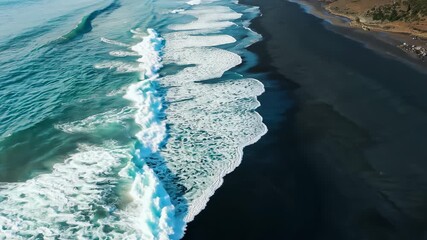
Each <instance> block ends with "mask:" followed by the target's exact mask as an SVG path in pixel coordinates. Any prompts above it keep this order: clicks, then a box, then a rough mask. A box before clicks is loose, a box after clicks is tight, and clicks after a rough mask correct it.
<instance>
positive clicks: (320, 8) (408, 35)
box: [290, 0, 427, 69]
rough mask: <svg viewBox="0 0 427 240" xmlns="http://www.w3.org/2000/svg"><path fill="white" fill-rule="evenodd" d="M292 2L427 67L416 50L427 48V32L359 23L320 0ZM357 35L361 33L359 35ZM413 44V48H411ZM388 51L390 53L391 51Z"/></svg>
mask: <svg viewBox="0 0 427 240" xmlns="http://www.w3.org/2000/svg"><path fill="white" fill-rule="evenodd" d="M290 2H293V3H296V4H299V5H300V6H301V7H303V8H304V9H305V10H306V12H308V13H310V14H312V15H314V16H316V17H318V18H320V19H323V20H325V21H326V22H328V23H330V24H331V25H333V26H334V27H335V28H336V30H337V29H341V34H343V32H344V31H347V32H350V31H351V32H352V34H348V35H349V37H351V38H353V39H354V40H358V41H362V42H363V41H365V42H366V40H363V39H361V38H363V36H362V37H360V35H370V36H373V37H375V38H376V39H378V40H380V41H382V42H383V43H386V44H388V45H390V46H393V47H394V48H396V49H395V51H393V52H394V53H393V54H392V55H393V56H394V57H398V58H401V59H403V60H405V61H406V62H410V63H411V64H412V65H415V66H418V67H421V68H424V69H427V62H426V60H427V59H426V58H425V57H422V56H421V54H417V53H415V51H414V50H415V47H417V46H420V47H423V48H424V49H426V48H427V38H426V36H424V35H427V33H424V34H416V33H415V32H411V31H410V30H408V31H404V30H399V29H397V30H395V29H393V28H390V29H389V30H387V29H385V28H384V27H381V26H377V25H373V24H368V23H366V24H365V23H364V24H361V23H357V22H356V21H355V20H354V17H353V16H351V15H348V14H342V13H339V12H337V11H333V10H332V9H331V8H330V7H329V5H327V4H326V3H324V2H322V1H319V0H290ZM357 35H359V37H358V36H357ZM380 45H381V44H380ZM412 46H413V48H411V47H412ZM373 49H374V50H379V51H383V52H384V49H379V48H378V47H373ZM387 53H389V51H388V52H387Z"/></svg>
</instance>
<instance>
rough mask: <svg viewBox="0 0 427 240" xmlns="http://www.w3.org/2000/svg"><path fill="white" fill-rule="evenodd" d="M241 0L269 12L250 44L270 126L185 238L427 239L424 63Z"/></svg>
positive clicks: (290, 11)
mask: <svg viewBox="0 0 427 240" xmlns="http://www.w3.org/2000/svg"><path fill="white" fill-rule="evenodd" d="M241 2H242V4H246V5H251V6H259V7H260V10H261V13H262V15H261V16H259V17H258V18H256V19H254V20H253V21H252V24H251V25H250V28H251V29H253V30H254V31H256V32H257V33H259V34H261V35H262V36H263V39H262V41H260V42H258V43H255V44H254V45H252V46H251V47H249V48H248V50H249V51H251V52H253V53H255V54H256V55H257V56H258V64H257V65H256V66H255V67H253V68H252V69H251V70H250V74H249V75H250V76H254V77H255V78H257V79H259V80H260V81H261V82H262V83H263V84H264V86H265V89H266V91H265V93H264V94H263V95H261V96H260V97H259V98H258V99H259V101H260V102H261V106H260V108H259V109H258V110H257V112H259V113H260V114H261V115H262V116H263V119H264V123H265V124H266V125H267V127H268V129H269V131H268V132H267V134H266V135H265V136H264V137H263V138H261V140H260V141H258V142H257V143H256V144H254V145H251V146H249V147H246V148H245V149H244V156H243V160H242V163H241V165H240V166H239V167H238V168H237V169H236V170H235V171H234V172H232V173H230V174H229V175H227V176H226V177H225V178H224V184H223V185H222V187H221V188H220V189H218V190H217V191H216V193H215V194H214V195H213V196H212V198H211V199H210V201H209V203H208V205H207V207H206V209H205V210H204V211H202V212H201V213H200V214H199V215H198V216H196V218H195V220H194V221H193V222H190V223H189V225H188V228H187V232H186V235H185V236H184V239H186V240H199V239H204V240H210V239H254V240H258V239H302V240H305V239H307V240H326V239H328V240H335V239H336V240H341V239H349V240H353V239H354V240H356V239H396V240H398V239H411V240H417V239H423V237H424V236H427V233H426V230H425V229H427V228H426V227H425V226H427V217H426V216H423V215H422V212H423V209H425V208H426V206H425V202H427V201H424V200H427V194H426V193H427V178H426V177H425V176H424V174H421V173H418V172H417V171H418V170H421V169H427V166H426V164H425V163H424V159H425V157H427V150H425V148H424V147H422V146H421V145H422V143H423V142H425V141H426V140H427V139H426V137H424V136H427V127H426V126H424V125H425V124H424V123H425V122H427V96H425V94H424V90H425V89H427V81H425V79H427V75H426V74H423V73H422V70H425V68H422V67H421V66H419V67H416V64H414V63H413V59H412V60H411V59H410V58H409V57H408V56H406V57H405V56H404V54H403V53H402V51H400V52H397V50H399V49H397V48H396V47H395V46H392V45H390V44H386V43H384V42H383V41H380V40H378V39H375V38H374V37H372V36H371V34H366V33H361V34H360V33H359V32H358V31H356V30H355V29H350V28H339V27H336V26H334V25H325V24H324V21H323V20H321V19H319V18H317V17H314V16H313V15H311V14H307V13H304V11H303V10H302V9H301V7H300V5H297V4H295V3H290V2H288V1H283V0H271V1H268V2H265V1H262V0H244V1H241ZM295 22H298V25H296V24H294V23H295ZM373 50H375V51H373ZM378 50H381V51H378ZM384 50H386V51H384ZM385 52H386V54H384V53H385ZM393 54H397V55H399V54H400V56H401V57H400V58H399V61H397V60H396V58H394V57H390V56H393ZM349 56H351V57H349ZM402 61H407V62H406V63H407V64H402ZM409 65H410V66H409ZM414 128H415V129H417V130H416V131H414V130H413V129H414ZM408 156H410V157H408ZM414 186H415V187H414Z"/></svg>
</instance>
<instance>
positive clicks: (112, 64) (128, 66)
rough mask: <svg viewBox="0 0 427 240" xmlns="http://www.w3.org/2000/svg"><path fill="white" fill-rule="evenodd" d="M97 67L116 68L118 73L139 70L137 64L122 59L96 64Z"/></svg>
mask: <svg viewBox="0 0 427 240" xmlns="http://www.w3.org/2000/svg"><path fill="white" fill-rule="evenodd" d="M94 68H96V69H114V70H116V72H118V73H129V72H139V70H140V68H139V67H138V65H137V64H134V63H128V62H122V61H106V62H101V63H97V64H95V65H94Z"/></svg>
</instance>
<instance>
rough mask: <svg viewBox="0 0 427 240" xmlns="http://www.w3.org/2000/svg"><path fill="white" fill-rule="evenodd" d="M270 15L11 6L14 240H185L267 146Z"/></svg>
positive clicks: (3, 203) (121, 4)
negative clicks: (265, 21) (257, 20)
mask: <svg viewBox="0 0 427 240" xmlns="http://www.w3.org/2000/svg"><path fill="white" fill-rule="evenodd" d="M257 14H258V9H256V8H249V7H247V6H242V5H238V4H237V3H234V2H230V1H220V0H218V1H203V0H202V1H190V2H186V1H167V0H157V1H152V0H143V1H136V0H110V1H107V0H97V1H89V0H78V1H73V2H64V1H59V0H53V1H47V0H33V1H10V0H5V1H2V2H0V21H1V22H3V23H7V24H1V25H0V65H1V66H2V70H1V72H0V102H1V103H2V104H1V105H0V226H1V227H0V239H3V238H4V239H28V238H31V237H32V238H35V239H43V238H44V239H67V238H78V237H80V238H85V239H87V238H90V239H91V238H101V239H109V238H110V239H111V238H117V239H179V238H181V237H182V236H183V234H184V230H185V226H186V224H187V223H188V222H189V221H191V220H192V219H193V218H194V216H195V215H197V214H198V213H199V212H200V211H202V210H203V208H204V207H205V206H206V204H207V202H208V200H209V197H211V196H212V195H213V194H214V192H215V190H216V189H217V188H219V187H220V186H221V184H222V178H223V177H224V176H225V175H226V174H227V173H229V172H231V171H233V170H234V169H235V168H236V167H237V166H238V165H239V164H240V161H241V158H242V153H243V152H242V151H243V147H245V146H247V145H248V144H251V143H254V142H256V141H257V140H258V139H259V138H260V137H261V136H262V135H263V134H264V133H265V132H266V130H267V129H266V127H265V125H264V124H263V123H262V118H261V117H260V116H259V114H258V113H256V111H255V110H256V108H257V107H258V106H259V102H258V101H257V99H256V97H257V96H259V95H260V94H262V93H263V91H264V87H263V85H262V84H261V83H260V82H259V81H258V80H256V79H248V78H245V77H244V76H245V71H246V70H247V69H248V68H249V67H250V66H251V65H252V64H254V63H255V62H256V59H255V57H254V56H253V55H251V54H250V53H249V52H247V51H246V50H245V48H247V47H248V46H249V45H251V44H252V43H254V42H256V41H258V40H259V38H260V36H259V35H258V34H256V33H254V32H252V31H251V30H250V29H249V28H247V26H248V25H249V21H250V20H251V19H253V18H254V17H255V16H257Z"/></svg>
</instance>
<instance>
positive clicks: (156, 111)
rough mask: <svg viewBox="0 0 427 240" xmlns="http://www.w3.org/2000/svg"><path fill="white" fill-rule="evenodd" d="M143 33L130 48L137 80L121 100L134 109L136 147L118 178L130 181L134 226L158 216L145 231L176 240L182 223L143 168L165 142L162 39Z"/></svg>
mask: <svg viewBox="0 0 427 240" xmlns="http://www.w3.org/2000/svg"><path fill="white" fill-rule="evenodd" d="M147 32H148V35H147V36H144V37H142V41H141V42H140V43H138V44H136V45H135V46H133V47H132V48H131V49H132V50H133V51H135V52H136V53H138V54H139V55H140V58H139V59H138V63H139V69H140V72H141V75H140V78H141V79H140V81H139V82H137V83H134V84H132V85H130V86H129V88H128V91H127V93H126V95H125V98H126V99H129V100H131V101H132V102H133V104H134V108H135V109H136V114H135V116H134V118H135V122H136V123H137V124H138V125H139V126H140V131H139V132H138V133H137V134H136V137H137V139H138V141H139V143H140V144H139V145H138V147H137V149H136V152H135V158H134V161H133V162H132V163H131V164H130V165H129V166H128V167H127V168H125V169H124V170H123V171H122V174H123V172H126V173H127V175H128V176H131V177H133V178H134V182H133V185H132V189H131V194H132V196H134V199H136V200H135V201H134V205H133V206H134V208H136V209H137V210H136V212H142V213H143V215H138V217H137V218H136V220H137V221H136V223H135V224H139V223H140V222H141V221H142V223H144V222H148V221H150V219H152V215H153V214H156V212H157V213H160V217H159V218H158V221H157V222H153V226H155V229H153V227H152V228H151V229H148V228H147V229H146V231H147V232H150V233H157V235H156V236H155V238H154V239H169V238H172V239H178V238H181V236H182V234H183V230H184V223H183V221H182V219H181V218H178V217H177V216H176V215H175V208H174V206H173V205H172V203H171V200H170V198H169V195H168V194H167V192H166V190H165V189H164V188H163V186H162V184H161V182H160V181H159V180H158V179H157V178H156V175H155V173H154V172H153V170H152V169H150V168H149V167H148V166H147V165H146V160H147V159H148V158H150V157H151V158H152V157H153V155H154V154H158V152H159V149H160V147H161V146H162V143H163V142H164V141H165V139H166V124H165V122H164V121H162V116H163V112H162V110H163V107H162V98H161V97H160V96H158V93H157V90H156V79H157V77H158V71H159V70H160V68H161V67H162V63H161V60H162V59H161V50H162V48H163V39H162V38H160V37H159V36H158V34H157V33H156V32H155V31H154V30H153V29H148V30H147ZM135 33H136V34H138V33H137V32H135ZM158 160H159V161H160V159H158ZM138 166H143V167H142V168H141V167H138ZM147 179H148V180H150V181H148V180H147ZM147 182H148V184H147ZM146 185H148V186H146ZM152 189H155V190H152ZM152 192H154V193H155V194H153V193H152ZM153 196H156V197H155V198H153ZM158 196H160V198H159V197H158ZM147 227H149V226H147ZM143 239H145V238H143ZM149 239H151V238H149Z"/></svg>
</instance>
